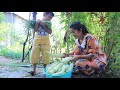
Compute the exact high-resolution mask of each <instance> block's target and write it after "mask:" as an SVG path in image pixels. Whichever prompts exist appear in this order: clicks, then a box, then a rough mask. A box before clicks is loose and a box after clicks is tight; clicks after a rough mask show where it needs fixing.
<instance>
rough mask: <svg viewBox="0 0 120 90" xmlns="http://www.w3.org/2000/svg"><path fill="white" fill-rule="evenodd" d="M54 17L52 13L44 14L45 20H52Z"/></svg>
mask: <svg viewBox="0 0 120 90" xmlns="http://www.w3.org/2000/svg"><path fill="white" fill-rule="evenodd" d="M52 18H53V16H52V15H51V14H47V15H44V19H45V20H48V21H51V19H52Z"/></svg>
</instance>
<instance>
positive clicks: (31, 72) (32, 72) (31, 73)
mask: <svg viewBox="0 0 120 90" xmlns="http://www.w3.org/2000/svg"><path fill="white" fill-rule="evenodd" d="M28 73H29V74H30V75H31V76H34V75H35V74H36V73H35V72H34V71H30V72H28Z"/></svg>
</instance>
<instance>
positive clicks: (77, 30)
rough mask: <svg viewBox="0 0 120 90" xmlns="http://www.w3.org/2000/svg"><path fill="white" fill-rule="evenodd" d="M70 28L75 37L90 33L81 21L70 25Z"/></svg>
mask: <svg viewBox="0 0 120 90" xmlns="http://www.w3.org/2000/svg"><path fill="white" fill-rule="evenodd" d="M70 30H71V32H72V34H73V36H74V37H75V38H80V37H81V36H84V35H85V34H86V33H88V31H87V29H86V27H85V26H84V25H83V24H80V22H73V23H72V24H71V25H70Z"/></svg>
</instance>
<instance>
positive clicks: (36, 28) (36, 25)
mask: <svg viewBox="0 0 120 90" xmlns="http://www.w3.org/2000/svg"><path fill="white" fill-rule="evenodd" d="M40 22H41V20H39V19H38V20H37V21H36V23H35V26H34V31H35V32H37V30H38V25H39V23H40Z"/></svg>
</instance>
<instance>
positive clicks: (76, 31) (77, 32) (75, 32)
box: [70, 28, 82, 39]
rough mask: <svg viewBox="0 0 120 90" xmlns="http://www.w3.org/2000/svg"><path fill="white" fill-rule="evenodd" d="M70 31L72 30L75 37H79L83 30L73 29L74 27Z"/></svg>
mask: <svg viewBox="0 0 120 90" xmlns="http://www.w3.org/2000/svg"><path fill="white" fill-rule="evenodd" d="M70 31H71V33H72V35H73V36H74V37H75V39H78V38H79V37H80V36H81V34H82V32H81V31H78V30H76V29H73V28H70Z"/></svg>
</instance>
